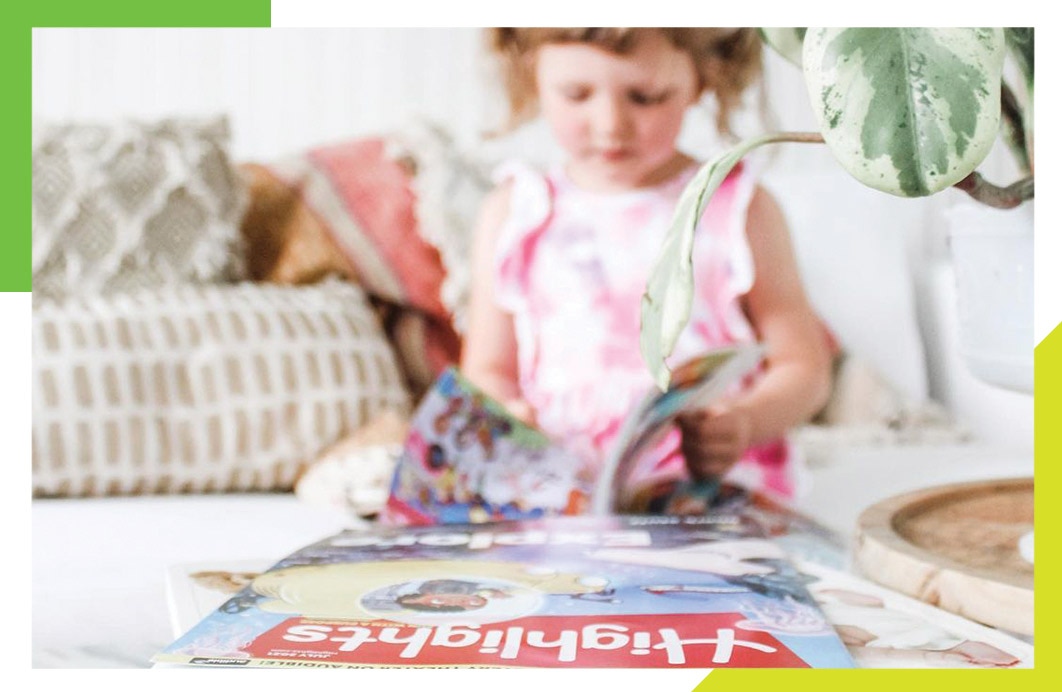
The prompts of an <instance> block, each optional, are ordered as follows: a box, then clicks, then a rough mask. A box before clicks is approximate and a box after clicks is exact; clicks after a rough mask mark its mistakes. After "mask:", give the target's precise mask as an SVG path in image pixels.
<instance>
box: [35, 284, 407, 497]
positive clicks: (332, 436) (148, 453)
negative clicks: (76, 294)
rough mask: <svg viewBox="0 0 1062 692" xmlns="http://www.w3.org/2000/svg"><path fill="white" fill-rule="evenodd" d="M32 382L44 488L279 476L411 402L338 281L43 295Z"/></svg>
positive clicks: (85, 491) (141, 488) (265, 482)
mask: <svg viewBox="0 0 1062 692" xmlns="http://www.w3.org/2000/svg"><path fill="white" fill-rule="evenodd" d="M33 389H34V392H33V394H34V396H33V491H34V495H35V496H38V497H39V496H93V495H122V494H136V493H176V492H205V491H238V490H240V491H242V490H275V489H281V490H287V489H290V488H291V487H292V486H293V484H294V481H295V479H296V478H297V477H298V476H299V474H300V473H301V472H302V471H303V470H304V467H305V465H306V464H308V463H309V462H310V461H311V460H312V459H314V458H315V457H316V456H317V455H318V454H319V453H320V452H321V451H322V450H324V449H326V448H327V447H328V446H330V445H332V444H333V443H335V441H336V440H338V439H339V438H341V437H342V436H344V435H346V434H348V433H350V432H352V431H354V430H356V429H358V428H359V427H361V426H362V425H364V424H365V423H366V422H367V421H369V420H371V419H373V418H374V417H375V416H376V415H378V414H379V413H380V412H381V411H383V410H394V411H399V412H402V411H408V407H409V396H408V394H407V392H406V390H405V389H404V387H403V385H402V382H401V376H400V374H399V371H398V367H397V365H396V361H395V356H394V353H393V351H392V349H391V347H390V345H389V344H388V343H387V342H386V341H385V340H384V337H383V336H382V332H381V330H380V326H379V324H378V320H377V318H376V315H375V313H373V311H372V309H371V308H370V307H369V305H368V302H367V300H366V299H365V296H364V293H363V292H362V291H361V289H359V288H357V287H356V286H353V285H351V284H348V283H344V282H340V281H334V280H333V281H325V282H324V283H321V284H316V285H312V286H301V287H285V286H274V285H267V284H252V283H240V284H232V285H222V286H191V285H188V286H172V287H163V288H160V289H158V290H154V291H139V292H136V293H132V294H128V295H116V296H110V297H102V296H97V297H93V298H86V299H81V300H71V301H68V302H67V303H66V304H64V305H62V306H59V305H54V304H44V305H41V306H38V308H37V309H36V310H34V314H33Z"/></svg>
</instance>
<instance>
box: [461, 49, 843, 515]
mask: <svg viewBox="0 0 1062 692" xmlns="http://www.w3.org/2000/svg"><path fill="white" fill-rule="evenodd" d="M488 31H489V37H490V42H491V47H492V48H493V50H494V52H495V54H496V55H497V56H498V57H499V58H500V60H501V62H502V65H503V69H504V76H505V84H506V87H507V90H508V96H509V102H510V107H511V114H512V121H513V122H512V124H513V125H515V124H519V123H520V122H523V121H525V120H527V119H529V118H531V117H533V116H534V115H536V114H538V113H539V112H540V113H541V115H542V116H544V118H545V120H546V122H547V123H548V125H549V127H550V129H551V131H552V133H553V135H554V137H555V138H556V140H557V142H558V143H559V144H560V146H561V148H562V149H563V150H564V152H565V153H566V154H567V160H566V161H565V162H564V164H563V165H561V166H559V167H557V168H555V169H554V170H552V171H550V172H548V173H547V174H541V173H539V172H537V171H535V170H533V169H531V168H530V167H528V166H525V165H520V164H518V163H514V164H512V165H507V166H504V167H503V168H502V169H501V172H500V174H499V176H498V177H499V186H498V188H497V189H496V190H495V191H494V192H493V193H492V194H491V195H490V196H489V198H488V199H487V201H486V202H485V204H484V207H483V209H482V212H481V216H480V221H479V227H478V229H477V241H476V250H475V252H474V257H473V262H474V269H473V271H474V284H473V292H472V299H471V306H470V312H469V325H468V331H467V335H466V342H465V348H464V352H463V354H462V361H461V367H462V370H463V371H464V372H465V374H466V376H467V377H468V378H469V379H471V380H472V381H473V382H474V383H476V384H477V385H479V386H480V387H482V388H483V389H484V390H486V391H487V392H488V393H489V394H491V395H493V396H494V397H495V398H497V399H499V400H500V401H503V402H505V403H506V405H507V406H508V408H509V409H510V410H511V411H512V412H513V413H515V414H516V415H518V416H520V417H521V418H523V419H524V420H527V421H529V422H533V423H534V424H535V425H537V426H538V427H539V428H541V429H542V430H543V431H544V432H546V433H547V434H548V435H550V436H551V437H553V438H554V439H556V440H558V441H559V442H561V443H562V444H565V445H567V446H568V447H569V448H570V449H572V450H574V451H576V452H577V453H578V454H579V456H580V457H581V459H582V460H583V461H584V463H585V471H586V473H588V474H593V473H595V472H596V470H597V468H598V467H599V465H600V463H601V462H602V460H603V458H604V456H605V454H606V452H607V450H608V449H609V445H610V442H611V441H612V440H613V439H614V438H615V436H616V434H617V433H618V431H619V426H620V424H621V422H622V420H623V419H624V416H626V415H627V414H628V412H629V411H630V409H631V408H632V407H633V405H634V404H636V403H637V401H638V400H639V398H640V397H641V396H643V395H644V394H645V393H646V392H647V391H648V390H649V389H650V388H651V387H652V386H653V383H652V379H651V377H650V375H649V371H648V368H647V366H646V365H645V363H644V362H643V360H642V358H641V355H640V351H639V324H640V301H641V297H642V294H643V293H644V291H645V285H646V280H647V277H648V274H649V270H650V266H651V265H652V263H653V262H654V260H655V258H656V256H657V255H658V253H659V251H660V248H661V246H662V242H663V238H664V234H665V232H666V230H667V228H668V226H669V224H670V221H671V218H672V215H673V212H674V208H675V205H676V202H677V200H678V197H679V194H680V193H681V192H682V190H683V188H684V187H685V185H686V183H688V182H689V180H690V179H691V178H692V176H693V174H694V173H695V172H696V170H697V166H698V163H697V162H696V161H694V160H692V159H691V158H690V157H688V156H687V155H685V154H683V153H682V152H680V151H679V150H678V149H677V148H676V139H677V137H678V135H679V131H680V129H681V126H682V122H683V118H684V115H685V113H686V110H687V109H688V108H689V107H690V106H692V105H693V104H695V103H697V101H698V100H699V99H700V98H701V96H702V95H703V94H704V93H705V92H707V91H710V92H712V93H714V94H715V96H716V99H717V102H718V104H719V118H718V123H717V124H718V126H719V128H720V131H721V132H723V133H724V134H727V133H728V132H729V128H728V117H729V115H730V113H731V111H732V110H733V109H734V108H735V107H736V106H737V105H738V104H739V103H740V99H741V93H742V92H743V91H744V89H745V88H746V87H747V86H748V85H749V84H750V83H751V82H752V81H754V79H755V78H757V77H758V76H759V71H760V44H759V39H758V36H757V35H756V34H755V32H754V30H752V29H707V28H677V29H641V28H638V29H615V28H612V29H560V28H541V29H533V28H521V29H492V30H488ZM694 275H695V291H696V295H695V297H694V306H693V311H692V314H691V321H690V324H689V326H688V327H687V328H686V330H685V332H684V334H683V336H682V337H681V338H680V340H679V343H678V345H677V347H676V349H675V353H674V355H673V357H672V361H671V362H672V363H673V364H674V363H678V362H681V361H682V360H684V359H686V358H690V357H693V356H695V355H697V354H699V353H702V352H704V351H705V350H707V349H710V348H713V347H719V346H722V345H726V344H732V343H735V342H744V341H752V340H758V341H760V342H761V343H763V344H765V346H766V348H767V352H768V357H767V360H766V363H765V366H764V368H763V370H762V373H761V374H760V375H759V377H758V378H757V379H756V381H755V382H754V383H753V384H751V385H750V386H748V387H747V388H745V389H744V390H743V391H741V392H740V393H739V394H736V395H735V396H733V397H732V398H730V399H729V400H727V401H725V402H724V403H722V404H720V405H715V406H712V407H711V408H709V409H708V410H706V411H701V412H698V413H697V414H694V415H687V416H685V417H683V418H682V419H681V421H680V424H679V429H680V430H679V431H676V432H675V433H674V434H672V435H671V436H670V437H669V438H668V439H667V441H665V443H663V445H662V446H661V447H660V448H659V449H656V450H654V452H653V453H652V454H651V455H650V457H651V458H649V459H647V460H646V462H645V464H644V465H643V470H644V476H645V477H644V478H641V479H633V482H636V483H637V482H643V481H646V480H648V481H654V480H663V479H666V478H670V477H680V476H684V475H686V474H689V475H690V476H692V477H693V478H695V479H706V478H719V477H725V479H726V480H728V481H730V482H734V483H737V484H741V485H745V486H747V487H752V488H754V489H760V490H764V491H767V492H769V493H771V494H773V495H775V496H780V497H782V498H788V497H791V496H792V494H793V492H794V490H795V487H794V482H793V481H794V478H793V474H792V472H791V471H792V466H793V464H792V461H791V455H790V451H789V449H788V447H787V445H786V444H785V442H784V434H785V432H786V431H787V430H788V429H789V428H791V427H792V426H794V425H797V424H799V423H801V422H803V421H805V420H807V419H808V418H809V417H810V416H812V415H813V414H814V413H815V412H816V411H817V410H818V409H819V408H821V406H822V405H823V403H824V402H825V399H826V396H827V394H828V389H829V386H830V376H829V371H830V370H829V354H828V349H827V345H826V339H825V338H824V334H823V331H822V330H821V327H820V324H819V322H818V320H817V318H816V316H815V315H814V313H813V312H812V309H811V307H810V306H809V304H808V301H807V298H806V297H805V294H804V291H803V288H802V287H801V283H800V278H799V276H798V273H797V267H796V262H795V260H794V256H793V251H792V248H791V246H790V240H789V237H788V232H787V229H786V225H785V221H784V219H783V217H782V214H781V213H780V211H779V209H778V207H777V206H776V204H775V202H774V201H773V200H772V199H771V197H770V196H769V195H768V194H767V193H766V192H764V191H763V190H762V189H760V188H759V187H757V186H756V184H755V181H754V180H753V179H752V176H751V175H750V174H749V172H748V171H747V170H746V169H743V168H740V167H739V168H738V169H737V170H735V172H733V173H732V174H731V175H730V176H729V177H728V179H727V180H726V181H725V182H724V183H723V185H722V186H721V187H720V189H719V190H718V192H717V193H716V195H715V197H714V198H713V199H712V201H711V203H710V204H709V206H708V208H707V210H706V211H705V214H704V217H703V218H702V220H701V223H700V225H699V227H698V230H697V234H696V240H695V249H694Z"/></svg>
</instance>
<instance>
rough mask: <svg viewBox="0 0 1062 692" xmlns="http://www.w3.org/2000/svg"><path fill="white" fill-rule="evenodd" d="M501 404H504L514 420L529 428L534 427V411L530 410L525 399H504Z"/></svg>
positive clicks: (529, 405)
mask: <svg viewBox="0 0 1062 692" xmlns="http://www.w3.org/2000/svg"><path fill="white" fill-rule="evenodd" d="M502 403H503V404H505V408H506V409H507V410H508V411H509V413H511V414H512V415H513V416H514V417H515V418H518V419H519V420H521V421H523V422H524V423H527V424H528V425H530V426H534V425H535V409H533V408H531V404H529V403H527V401H526V400H525V399H506V400H505V401H504V402H502Z"/></svg>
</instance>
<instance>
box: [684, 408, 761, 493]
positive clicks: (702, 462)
mask: <svg viewBox="0 0 1062 692" xmlns="http://www.w3.org/2000/svg"><path fill="white" fill-rule="evenodd" d="M677 423H678V426H679V429H680V430H681V431H682V446H681V449H682V455H683V456H684V457H685V458H686V468H687V469H689V472H690V475H691V476H692V477H693V478H694V479H697V480H705V479H709V478H719V477H721V476H722V475H723V474H725V473H726V472H727V471H728V470H730V467H731V466H733V465H734V464H735V463H737V461H738V460H739V459H740V458H741V455H742V454H744V453H745V450H746V449H748V446H749V442H750V440H751V435H752V419H751V418H750V417H749V414H748V413H747V412H746V411H744V410H743V409H740V408H731V407H727V406H714V407H710V408H709V409H707V410H705V411H697V412H694V413H686V414H682V415H680V416H679V417H678V420H677Z"/></svg>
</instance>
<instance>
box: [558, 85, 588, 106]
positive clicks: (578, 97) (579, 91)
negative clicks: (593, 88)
mask: <svg viewBox="0 0 1062 692" xmlns="http://www.w3.org/2000/svg"><path fill="white" fill-rule="evenodd" d="M561 93H562V94H563V95H564V98H566V99H568V100H569V101H573V102H575V103H579V102H580V101H585V100H586V99H588V98H590V89H589V88H588V87H584V86H567V87H564V88H563V89H562V90H561Z"/></svg>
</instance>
